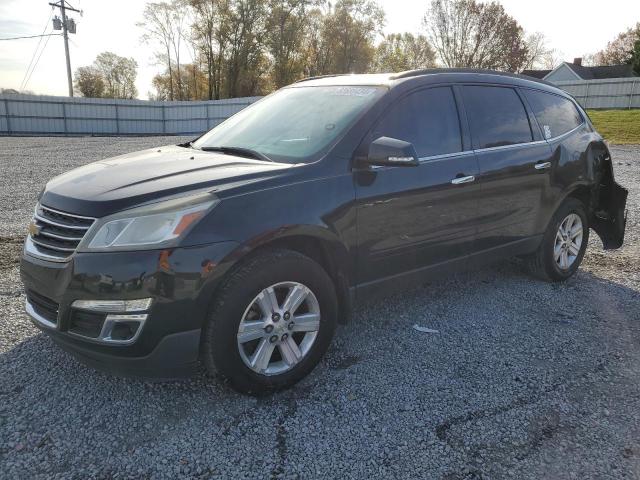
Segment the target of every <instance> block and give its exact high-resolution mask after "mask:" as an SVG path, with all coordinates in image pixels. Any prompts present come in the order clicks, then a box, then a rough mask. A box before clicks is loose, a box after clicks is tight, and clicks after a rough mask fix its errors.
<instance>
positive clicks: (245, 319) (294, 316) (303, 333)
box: [237, 282, 320, 375]
mask: <svg viewBox="0 0 640 480" xmlns="http://www.w3.org/2000/svg"><path fill="white" fill-rule="evenodd" d="M319 330H320V304H319V303H318V299H317V298H316V296H315V295H314V294H313V292H312V291H311V290H310V289H309V288H308V287H307V286H305V285H303V284H301V283H298V282H281V283H277V284H275V285H271V286H270V287H267V288H265V289H264V290H262V291H261V292H260V293H259V294H258V295H257V296H256V297H255V298H254V299H253V301H252V302H251V303H250V304H249V306H248V307H247V308H246V310H245V311H244V314H243V316H242V320H241V321H240V325H239V327H238V334H237V341H238V351H239V353H240V357H241V358H242V361H243V362H244V364H245V365H246V366H247V367H249V368H250V369H251V370H253V371H254V372H256V373H259V374H261V375H278V374H282V373H285V372H287V371H289V370H291V369H292V368H294V367H295V366H296V365H297V364H299V363H300V362H301V361H302V360H303V359H304V358H305V357H306V356H307V355H308V353H309V351H310V350H311V347H312V346H313V343H314V342H315V340H316V337H317V336H318V331H319Z"/></svg>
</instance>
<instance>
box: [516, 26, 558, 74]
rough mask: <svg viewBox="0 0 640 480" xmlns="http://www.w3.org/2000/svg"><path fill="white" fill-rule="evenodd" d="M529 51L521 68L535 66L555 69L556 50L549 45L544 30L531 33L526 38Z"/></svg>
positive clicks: (525, 68) (526, 68)
mask: <svg viewBox="0 0 640 480" xmlns="http://www.w3.org/2000/svg"><path fill="white" fill-rule="evenodd" d="M525 41H526V46H527V53H526V57H525V59H524V62H523V64H522V67H521V70H528V69H533V68H545V69H549V70H551V69H553V68H554V67H555V65H556V58H555V54H556V51H555V50H554V49H552V48H550V47H549V45H548V43H547V38H546V37H545V36H544V33H542V32H535V33H530V34H529V35H527V38H526V40H525Z"/></svg>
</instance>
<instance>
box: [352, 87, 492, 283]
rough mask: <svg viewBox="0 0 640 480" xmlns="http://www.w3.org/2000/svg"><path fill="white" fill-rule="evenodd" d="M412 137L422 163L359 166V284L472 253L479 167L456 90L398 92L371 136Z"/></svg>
mask: <svg viewBox="0 0 640 480" xmlns="http://www.w3.org/2000/svg"><path fill="white" fill-rule="evenodd" d="M383 136H385V137H391V138H397V139H400V140H404V141H407V142H411V143H412V144H413V145H414V146H415V148H416V151H417V153H418V156H419V157H420V164H419V165H418V166H413V167H408V166H406V167H405V166H398V167H395V166H394V167H373V168H364V169H360V170H357V171H355V172H354V181H355V185H356V199H357V229H358V254H357V262H358V264H357V268H358V279H357V283H359V284H374V283H377V282H378V281H380V280H384V279H393V278H394V277H398V276H401V275H402V274H404V273H407V272H411V271H414V272H417V271H419V270H421V269H425V267H429V266H432V265H436V264H439V263H446V262H448V261H450V260H453V259H460V258H462V257H464V256H465V255H467V254H468V253H469V252H470V249H471V247H472V245H473V241H474V236H475V220H476V217H477V214H478V210H477V197H478V194H479V188H480V187H479V185H478V183H477V182H476V181H475V179H476V178H477V176H478V174H479V171H478V165H477V161H476V158H475V155H474V153H473V152H472V151H470V150H467V151H463V150H464V149H463V141H462V134H461V127H460V120H459V115H458V108H457V105H456V100H455V96H454V93H453V90H452V89H451V88H450V87H433V88H428V89H423V90H419V91H416V92H413V93H409V94H408V95H406V96H404V97H403V98H401V99H400V100H399V101H398V102H394V104H393V105H392V106H391V107H390V108H389V109H387V111H386V112H385V113H384V114H383V115H382V117H381V118H380V119H379V121H378V122H377V125H376V126H375V127H374V128H373V130H372V132H371V135H370V136H369V137H368V140H366V141H369V140H371V139H376V138H379V137H383Z"/></svg>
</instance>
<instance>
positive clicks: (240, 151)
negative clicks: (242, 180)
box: [200, 147, 273, 162]
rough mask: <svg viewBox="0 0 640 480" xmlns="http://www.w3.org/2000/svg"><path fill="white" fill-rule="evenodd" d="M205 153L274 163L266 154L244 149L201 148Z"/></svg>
mask: <svg viewBox="0 0 640 480" xmlns="http://www.w3.org/2000/svg"><path fill="white" fill-rule="evenodd" d="M200 150H202V151H203V152H221V153H226V154H229V155H238V156H240V157H246V158H255V159H256V160H264V161H265V162H273V160H271V159H270V158H269V157H267V156H266V155H265V154H264V153H260V152H258V151H256V150H252V149H250V148H243V147H200Z"/></svg>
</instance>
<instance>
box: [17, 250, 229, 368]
mask: <svg viewBox="0 0 640 480" xmlns="http://www.w3.org/2000/svg"><path fill="white" fill-rule="evenodd" d="M237 246H238V244H237V243H235V242H221V243H214V244H209V245H201V246H196V247H186V248H174V249H170V250H150V251H137V252H113V253H76V254H74V255H73V256H72V258H71V260H70V261H69V262H66V263H56V262H48V261H45V260H42V259H38V258H34V257H32V256H30V255H28V254H26V253H25V254H23V257H22V261H21V266H20V274H21V278H22V281H23V283H24V287H25V291H26V293H27V313H28V314H29V315H30V316H31V318H32V320H33V322H34V323H35V324H36V326H38V327H39V328H40V329H41V330H42V331H43V332H45V333H46V334H48V335H49V336H51V338H52V339H53V340H54V341H55V342H56V343H57V344H59V345H60V346H61V347H62V348H63V349H65V350H67V351H69V352H71V353H73V354H74V355H75V356H76V357H78V358H79V359H80V360H82V361H83V362H85V363H87V364H90V365H91V366H93V367H96V368H99V369H102V370H107V371H111V372H114V373H117V374H123V375H136V376H147V377H165V378H170V377H177V376H183V375H185V374H188V373H190V372H192V371H193V368H194V367H195V365H196V363H197V360H198V354H199V345H200V331H201V328H202V325H203V322H204V320H205V318H206V314H207V310H208V306H209V302H210V300H211V298H212V296H213V293H214V290H215V288H216V286H217V284H218V283H219V281H220V279H221V278H222V276H223V275H224V273H225V272H226V271H227V269H228V268H229V267H230V265H231V264H232V263H233V261H234V260H233V255H232V252H234V250H236V248H237ZM141 298H152V299H153V303H152V305H151V307H150V309H149V310H148V311H147V312H145V313H146V314H147V315H148V317H147V319H146V321H145V322H144V325H143V326H142V327H141V328H142V329H141V331H140V332H139V335H137V337H136V339H135V341H134V342H132V343H130V344H104V343H101V342H99V341H98V340H97V339H94V338H91V337H87V336H79V335H78V334H77V333H73V330H74V329H75V327H76V326H77V315H78V311H77V310H76V309H75V308H72V306H71V305H72V303H73V301H75V300H136V299H141ZM72 326H73V328H72ZM76 332H77V330H76Z"/></svg>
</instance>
